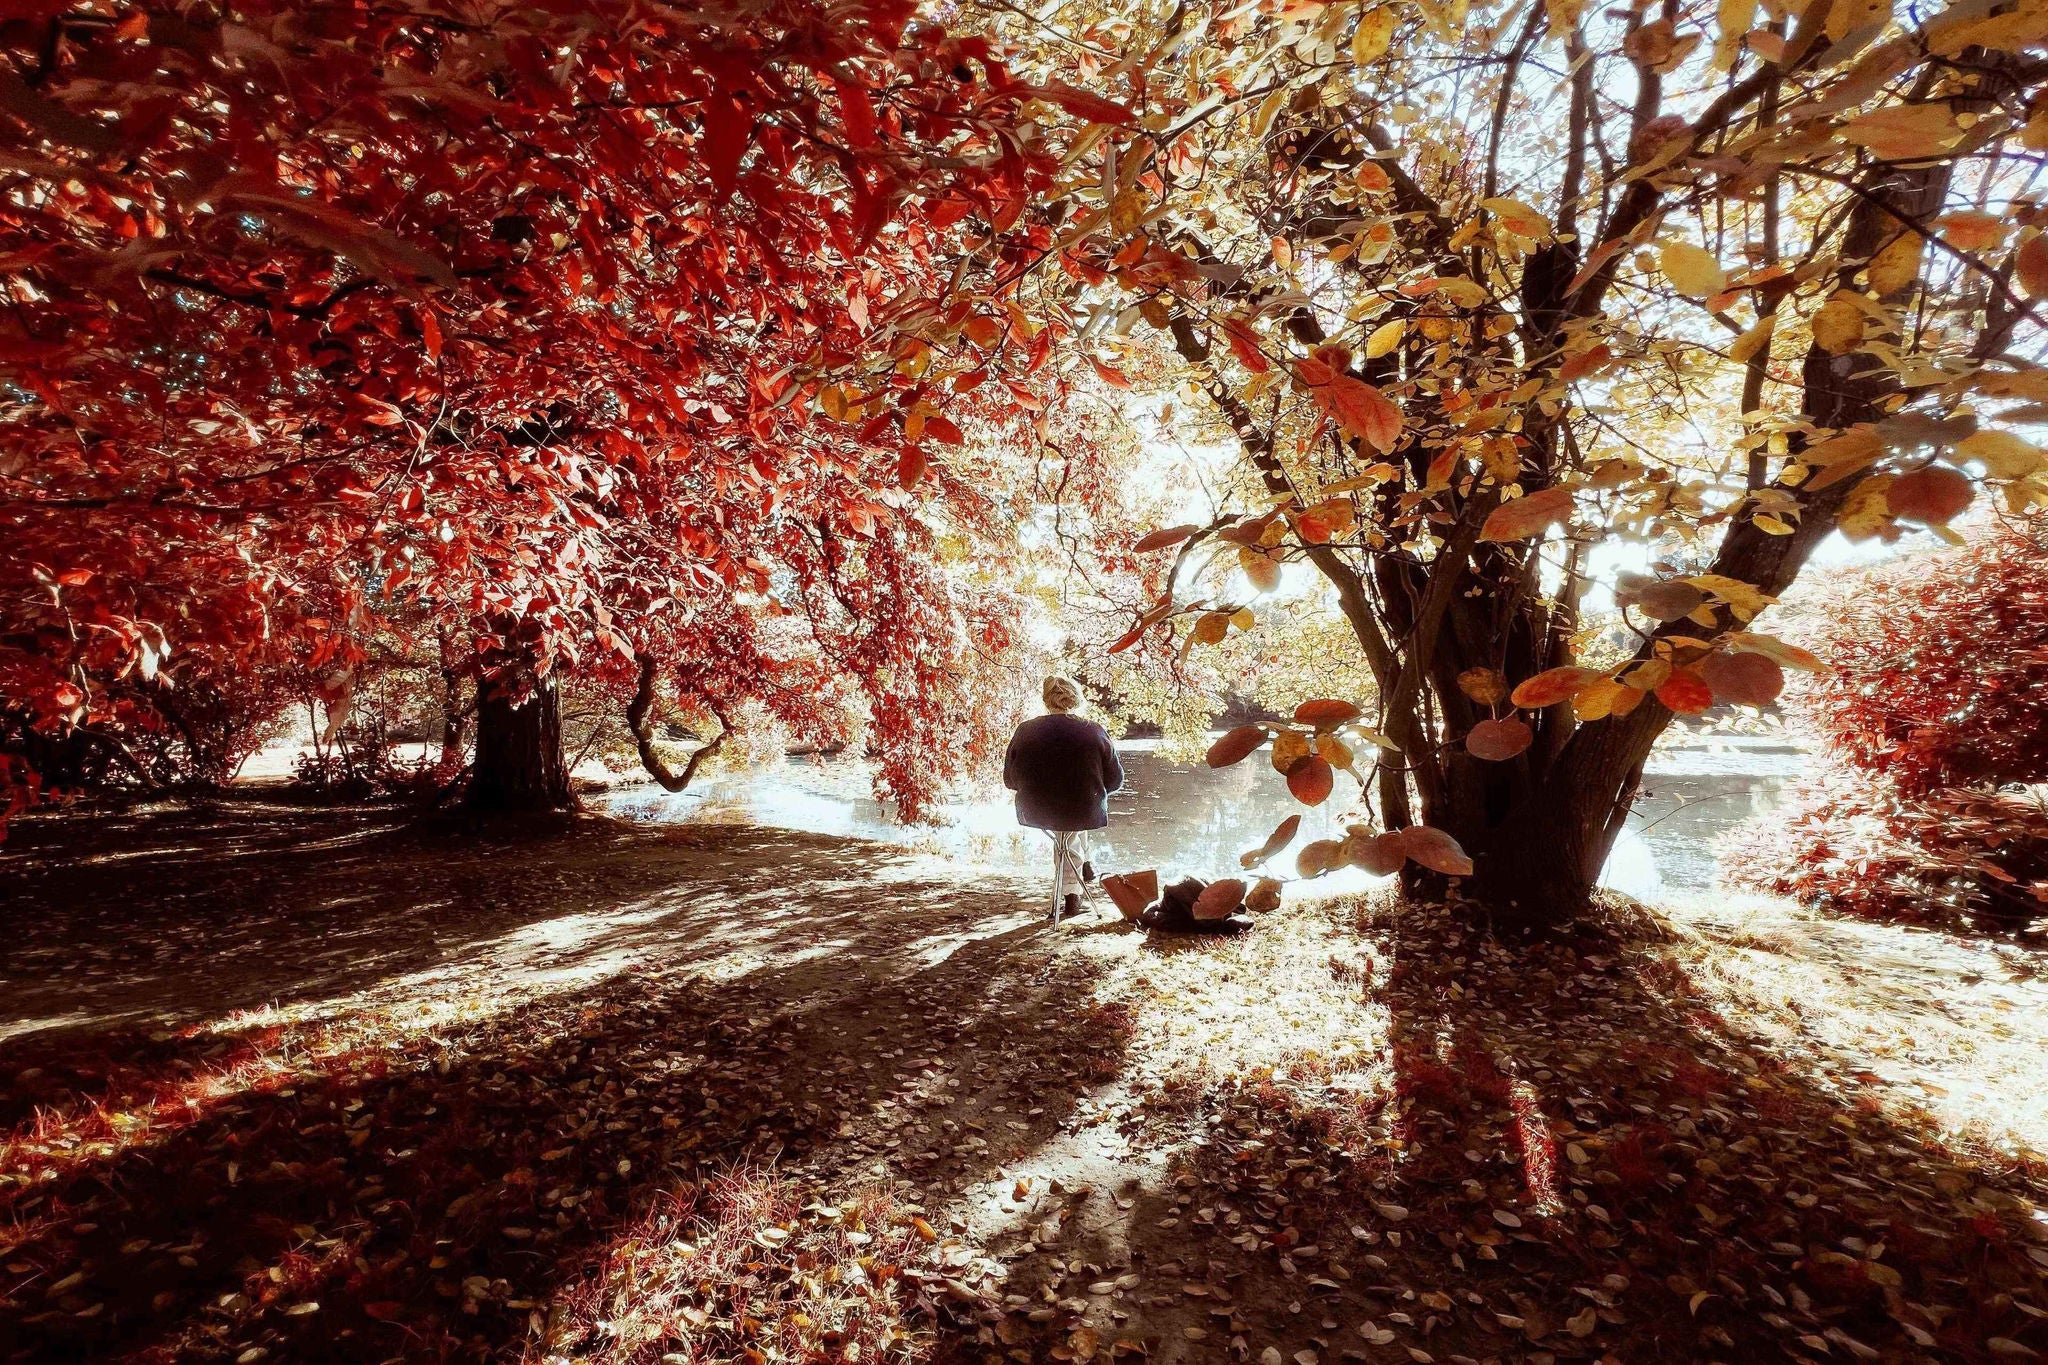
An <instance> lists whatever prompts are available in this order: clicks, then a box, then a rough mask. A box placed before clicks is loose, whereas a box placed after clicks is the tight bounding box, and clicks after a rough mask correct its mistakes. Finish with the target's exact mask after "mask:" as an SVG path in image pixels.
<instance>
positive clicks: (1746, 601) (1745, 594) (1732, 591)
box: [1685, 573, 1778, 621]
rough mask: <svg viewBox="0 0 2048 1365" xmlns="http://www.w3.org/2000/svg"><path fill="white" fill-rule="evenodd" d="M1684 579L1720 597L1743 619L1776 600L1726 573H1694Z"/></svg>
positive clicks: (1703, 590)
mask: <svg viewBox="0 0 2048 1365" xmlns="http://www.w3.org/2000/svg"><path fill="white" fill-rule="evenodd" d="M1685 581H1686V582H1688V583H1690V584H1692V585H1693V586H1694V587H1695V588H1698V589H1699V590H1700V591H1701V592H1709V593H1712V594H1713V595H1714V596H1716V597H1718V598H1720V599H1721V600H1722V601H1723V602H1726V603H1727V604H1728V606H1729V608H1730V609H1731V610H1733V611H1734V613H1735V614H1736V615H1737V616H1739V617H1741V618H1742V619H1743V620H1745V621H1746V620H1748V619H1749V618H1750V617H1752V616H1754V615H1756V614H1757V613H1758V612H1760V611H1762V610H1763V609H1764V608H1765V607H1768V606H1769V605H1771V603H1773V602H1775V601H1777V600H1778V599H1777V598H1775V597H1772V596H1771V595H1770V594H1769V593H1766V592H1764V591H1763V590H1761V589H1760V588H1758V587H1756V586H1755V585H1754V584H1751V583H1745V582H1743V581H1742V580H1741V579H1739V578H1730V577H1728V575H1726V574H1718V573H1702V574H1694V575H1693V576H1692V577H1690V578H1688V579H1686V580H1685Z"/></svg>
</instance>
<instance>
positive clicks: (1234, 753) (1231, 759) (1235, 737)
mask: <svg viewBox="0 0 2048 1365" xmlns="http://www.w3.org/2000/svg"><path fill="white" fill-rule="evenodd" d="M1265 742H1266V732H1265V731H1264V730H1263V729H1261V728H1260V727H1258V726H1256V725H1240V726H1238V727H1237V728H1236V729H1235V730H1231V731H1229V732H1227V733H1225V734H1223V735H1220V736H1218V737H1217V740H1216V742H1215V743H1214V744H1211V745H1210V746H1209V752H1208V754H1207V755H1206V756H1205V757H1206V761H1207V762H1208V764H1209V766H1210V767H1212V768H1227V767H1229V766H1230V765H1231V764H1233V763H1242V762H1243V761H1244V760H1245V758H1246V756H1248V755H1249V754H1250V753H1251V752H1252V750H1254V749H1256V748H1258V747H1259V746H1260V745H1261V744H1264V743H1265Z"/></svg>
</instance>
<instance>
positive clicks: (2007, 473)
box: [1956, 428, 2048, 479]
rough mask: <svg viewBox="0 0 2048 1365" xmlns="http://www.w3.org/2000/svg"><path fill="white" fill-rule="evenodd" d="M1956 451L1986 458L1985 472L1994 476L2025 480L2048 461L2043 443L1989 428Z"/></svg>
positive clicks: (1969, 455)
mask: <svg viewBox="0 0 2048 1365" xmlns="http://www.w3.org/2000/svg"><path fill="white" fill-rule="evenodd" d="M1956 454H1958V455H1960V456H1962V457H1963V458H1964V459H1966V460H1979V461H1982V462H1983V465H1984V469H1985V472H1986V473H1988V474H1990V475H1991V477H1992V478H1994V479H2024V478H2025V477H2026V476H2027V475H2029V474H2032V473H2035V472H2036V471H2038V470H2040V469H2041V468H2042V467H2043V465H2044V463H2048V461H2044V459H2043V456H2042V451H2041V448H2040V447H2039V446H2037V445H2034V444H2033V443H2032V442H2030V441H2025V440H2022V439H2020V438H2019V437H2018V436H2015V435H2014V434H2013V433H2012V432H2009V431H1994V430H1991V429H1989V428H1986V429H1985V430H1983V431H1979V432H1977V433H1975V434H1974V435H1972V436H1970V437H1969V438H1967V439H1966V440H1963V441H1961V442H1959V443H1957V445H1956Z"/></svg>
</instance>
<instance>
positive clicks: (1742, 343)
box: [1728, 313, 1778, 365]
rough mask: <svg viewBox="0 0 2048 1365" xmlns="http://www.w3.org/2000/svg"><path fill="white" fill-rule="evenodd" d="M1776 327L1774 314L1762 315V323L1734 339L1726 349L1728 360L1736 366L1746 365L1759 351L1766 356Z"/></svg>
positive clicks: (1776, 322) (1776, 318) (1775, 315)
mask: <svg viewBox="0 0 2048 1365" xmlns="http://www.w3.org/2000/svg"><path fill="white" fill-rule="evenodd" d="M1777 325H1778V315H1777V314H1776V313H1766V314H1764V318H1763V321H1761V322H1759V323H1758V324H1757V325H1756V326H1754V327H1752V328H1750V329H1749V330H1748V331H1746V332H1744V333H1743V334H1742V335H1741V336H1739V337H1737V338H1735V341H1734V343H1733V344H1732V345H1730V346H1729V348H1728V358H1729V359H1730V360H1733V361H1734V362H1735V363H1736V364H1738V365H1747V364H1748V363H1749V362H1750V358H1751V357H1752V356H1755V355H1756V354H1757V353H1758V352H1760V351H1761V352H1762V353H1763V354H1765V355H1767V356H1768V355H1769V354H1770V350H1771V333H1772V331H1773V330H1774V329H1775V328H1776V327H1777Z"/></svg>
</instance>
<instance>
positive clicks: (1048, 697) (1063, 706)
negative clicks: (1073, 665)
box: [1040, 673, 1081, 711]
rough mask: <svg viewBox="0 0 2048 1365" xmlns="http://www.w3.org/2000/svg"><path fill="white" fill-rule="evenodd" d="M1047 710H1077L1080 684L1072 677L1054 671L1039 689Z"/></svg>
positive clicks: (1079, 705) (1079, 703) (1078, 707)
mask: <svg viewBox="0 0 2048 1365" xmlns="http://www.w3.org/2000/svg"><path fill="white" fill-rule="evenodd" d="M1040 695H1041V696H1043V697H1044V698H1045V709H1046V710H1048V711H1078V710H1080V709H1081V684H1079V683H1077V682H1075V681H1074V680H1073V679H1072V678H1063V677H1061V676H1060V675H1059V674H1057V673H1055V674H1053V675H1052V676H1051V677H1050V678H1047V679H1046V680H1045V686H1044V687H1043V688H1042V689H1040Z"/></svg>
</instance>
